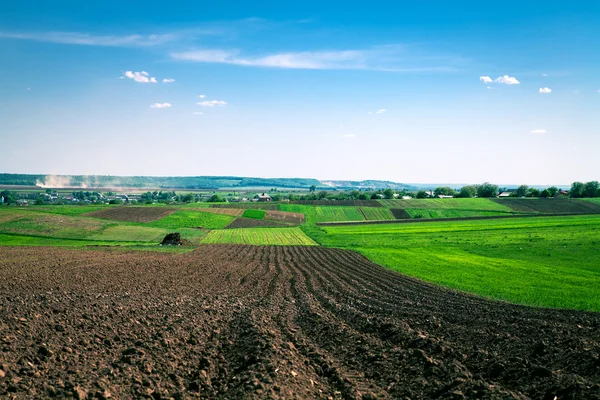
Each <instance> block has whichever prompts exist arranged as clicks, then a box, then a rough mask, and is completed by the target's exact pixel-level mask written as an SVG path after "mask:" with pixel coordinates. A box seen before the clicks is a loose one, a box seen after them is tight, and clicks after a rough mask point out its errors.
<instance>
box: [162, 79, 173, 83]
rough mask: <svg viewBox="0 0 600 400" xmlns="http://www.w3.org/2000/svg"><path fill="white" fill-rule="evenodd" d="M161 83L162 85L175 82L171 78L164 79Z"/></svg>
mask: <svg viewBox="0 0 600 400" xmlns="http://www.w3.org/2000/svg"><path fill="white" fill-rule="evenodd" d="M162 81H163V83H173V82H175V79H173V78H165V79H163V80H162Z"/></svg>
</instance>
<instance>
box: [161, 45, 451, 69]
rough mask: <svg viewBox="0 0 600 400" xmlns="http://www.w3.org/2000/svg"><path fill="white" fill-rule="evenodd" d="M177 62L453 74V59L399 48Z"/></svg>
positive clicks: (210, 56)
mask: <svg viewBox="0 0 600 400" xmlns="http://www.w3.org/2000/svg"><path fill="white" fill-rule="evenodd" d="M171 58H173V59H175V60H181V61H195V62H202V63H220V64H233V65H243V66H252V67H267V68H289V69H367V70H378V71H389V72H424V71H454V70H455V68H453V67H452V65H453V64H456V63H459V62H462V60H459V59H457V58H456V57H446V56H422V55H416V54H412V53H410V54H409V52H408V47H407V46H403V45H385V46H376V47H371V48H368V49H361V50H332V51H303V52H284V53H274V54H266V55H255V56H243V55H241V54H240V51H239V50H221V49H208V50H190V51H183V52H173V53H171Z"/></svg>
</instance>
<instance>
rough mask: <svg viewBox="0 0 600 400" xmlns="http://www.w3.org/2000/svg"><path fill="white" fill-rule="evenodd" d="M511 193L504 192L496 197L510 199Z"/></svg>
mask: <svg viewBox="0 0 600 400" xmlns="http://www.w3.org/2000/svg"><path fill="white" fill-rule="evenodd" d="M512 193H513V192H509V191H505V192H502V193H500V194H499V195H498V197H510V195H511V194H512Z"/></svg>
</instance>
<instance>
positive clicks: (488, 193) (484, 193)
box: [477, 182, 498, 197]
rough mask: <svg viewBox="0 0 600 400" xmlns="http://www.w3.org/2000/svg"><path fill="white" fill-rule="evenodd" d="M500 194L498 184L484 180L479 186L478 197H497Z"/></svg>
mask: <svg viewBox="0 0 600 400" xmlns="http://www.w3.org/2000/svg"><path fill="white" fill-rule="evenodd" d="M496 196H498V186H496V185H492V184H491V183H489V182H484V183H482V184H481V185H479V187H478V188H477V197H496Z"/></svg>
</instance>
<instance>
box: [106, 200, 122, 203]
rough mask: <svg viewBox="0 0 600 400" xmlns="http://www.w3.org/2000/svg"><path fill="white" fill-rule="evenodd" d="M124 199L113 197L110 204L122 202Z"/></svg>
mask: <svg viewBox="0 0 600 400" xmlns="http://www.w3.org/2000/svg"><path fill="white" fill-rule="evenodd" d="M121 203H123V201H122V200H121V199H112V200H111V201H109V202H108V204H121Z"/></svg>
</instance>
